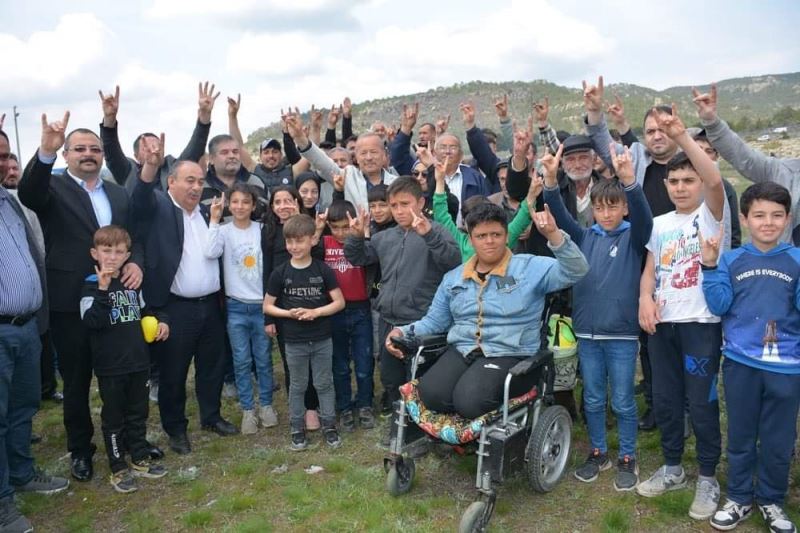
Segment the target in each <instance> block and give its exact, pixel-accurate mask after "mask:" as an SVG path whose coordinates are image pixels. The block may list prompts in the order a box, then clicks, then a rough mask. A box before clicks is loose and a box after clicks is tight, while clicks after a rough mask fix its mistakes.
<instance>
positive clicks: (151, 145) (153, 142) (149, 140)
mask: <svg viewBox="0 0 800 533" xmlns="http://www.w3.org/2000/svg"><path fill="white" fill-rule="evenodd" d="M164 141H165V137H164V134H163V133H162V134H161V137H160V138H159V139H156V138H155V137H150V136H149V135H148V136H147V137H142V141H141V142H142V143H143V144H142V146H143V147H144V164H146V165H150V166H152V167H156V168H160V167H161V165H162V164H163V163H164Z"/></svg>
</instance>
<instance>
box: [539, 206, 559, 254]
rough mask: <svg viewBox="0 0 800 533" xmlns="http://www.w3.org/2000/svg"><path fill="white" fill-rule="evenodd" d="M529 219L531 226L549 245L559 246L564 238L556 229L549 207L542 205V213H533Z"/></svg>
mask: <svg viewBox="0 0 800 533" xmlns="http://www.w3.org/2000/svg"><path fill="white" fill-rule="evenodd" d="M531 218H532V219H533V225H534V226H536V229H537V230H538V231H539V233H541V234H542V236H543V237H544V238H545V239H547V241H548V242H549V243H550V244H551V245H553V246H559V245H560V244H561V242H562V241H563V240H564V237H563V236H562V235H561V231H560V230H559V229H558V226H557V225H556V220H555V219H554V218H553V215H552V213H550V207H549V206H548V205H547V204H544V211H538V212H535V213H533V216H532V217H531Z"/></svg>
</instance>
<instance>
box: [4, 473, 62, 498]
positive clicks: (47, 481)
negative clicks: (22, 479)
mask: <svg viewBox="0 0 800 533" xmlns="http://www.w3.org/2000/svg"><path fill="white" fill-rule="evenodd" d="M68 488H69V480H68V479H66V478H63V477H58V476H51V475H50V474H48V473H46V472H45V471H44V470H40V469H38V468H35V469H34V470H33V477H32V478H31V480H30V481H28V482H27V483H25V484H24V485H15V486H14V490H15V491H17V492H36V493H38V494H47V495H51V494H58V493H59V492H63V491H65V490H67V489H68Z"/></svg>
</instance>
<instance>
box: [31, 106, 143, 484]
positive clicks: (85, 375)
mask: <svg viewBox="0 0 800 533" xmlns="http://www.w3.org/2000/svg"><path fill="white" fill-rule="evenodd" d="M68 123H69V111H67V112H66V113H65V114H64V118H63V119H62V120H60V121H56V122H53V123H48V122H47V117H46V115H44V114H43V115H42V142H41V145H40V147H39V150H38V151H37V153H36V154H35V155H34V156H33V158H32V159H31V161H30V162H29V163H28V166H27V167H26V168H25V171H24V172H23V174H22V180H21V181H20V183H19V199H20V200H21V201H22V203H23V204H24V205H25V206H27V207H28V208H30V209H32V210H33V211H34V212H35V213H36V214H37V215H38V216H39V221H40V222H41V225H42V229H43V230H44V234H45V254H46V265H47V268H46V273H47V289H48V293H49V300H50V301H49V303H50V325H51V331H52V335H53V344H54V345H55V348H56V351H57V352H58V358H59V367H60V368H61V375H62V376H63V378H64V427H65V428H66V432H67V448H68V449H69V451H70V452H71V453H72V476H73V477H74V478H75V479H76V480H78V481H88V480H90V479H91V478H92V475H93V469H92V455H94V452H95V450H96V446H95V445H94V444H93V443H92V435H93V434H94V427H93V426H92V419H91V413H90V411H89V385H90V383H91V381H92V364H91V354H90V350H89V338H88V334H87V331H86V329H85V328H84V326H83V322H82V321H81V317H80V312H79V311H80V309H79V304H80V299H81V288H82V286H83V280H84V278H86V276H87V275H89V274H91V273H92V272H94V261H93V260H92V258H91V256H90V255H89V249H90V248H91V247H92V236H93V235H94V232H95V231H97V229H99V228H100V227H102V226H107V225H109V224H116V225H119V226H122V227H127V226H128V213H129V210H128V207H129V206H128V195H127V193H126V192H125V189H123V188H122V187H121V186H119V185H117V184H115V183H112V182H110V181H103V180H102V179H100V170H101V168H102V166H103V148H102V143H101V141H100V138H99V137H98V136H97V135H96V134H95V133H94V132H93V131H91V130H88V129H84V128H78V129H76V130H73V131H72V132H71V133H69V134H68V135H67V134H66V132H67V124H68ZM62 146H63V147H64V150H63V151H62V156H63V158H64V160H65V161H66V163H67V169H66V171H65V172H64V173H63V174H52V169H53V163H55V161H56V153H57V151H58V150H59V149H60V148H61V147H62ZM132 252H133V253H132V255H131V259H130V260H129V262H128V263H127V264H126V265H125V266H124V267H123V269H122V277H121V278H120V279H121V281H122V283H123V284H124V285H125V286H126V287H127V288H129V289H136V288H138V287H139V285H140V284H141V282H142V270H141V267H140V265H142V264H143V262H142V260H143V257H142V252H141V246H140V245H138V244H137V243H134V247H133V250H132Z"/></svg>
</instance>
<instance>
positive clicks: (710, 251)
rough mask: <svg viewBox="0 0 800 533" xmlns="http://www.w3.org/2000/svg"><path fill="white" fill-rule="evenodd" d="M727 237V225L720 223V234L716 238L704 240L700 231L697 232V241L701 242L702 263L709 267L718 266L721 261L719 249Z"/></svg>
mask: <svg viewBox="0 0 800 533" xmlns="http://www.w3.org/2000/svg"><path fill="white" fill-rule="evenodd" d="M724 237H725V225H724V224H722V223H720V225H719V233H718V234H717V235H716V236H715V237H709V238H708V239H704V238H703V234H702V233H700V230H699V229H698V230H697V239H698V240H699V241H700V262H701V263H702V264H703V265H705V266H707V267H715V266H717V261H718V260H719V247H720V244H722V240H723V239H724Z"/></svg>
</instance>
